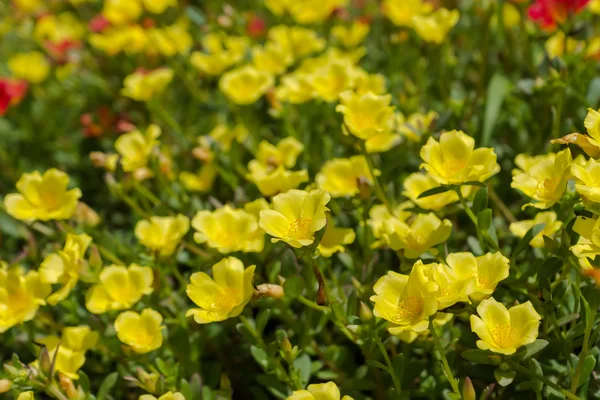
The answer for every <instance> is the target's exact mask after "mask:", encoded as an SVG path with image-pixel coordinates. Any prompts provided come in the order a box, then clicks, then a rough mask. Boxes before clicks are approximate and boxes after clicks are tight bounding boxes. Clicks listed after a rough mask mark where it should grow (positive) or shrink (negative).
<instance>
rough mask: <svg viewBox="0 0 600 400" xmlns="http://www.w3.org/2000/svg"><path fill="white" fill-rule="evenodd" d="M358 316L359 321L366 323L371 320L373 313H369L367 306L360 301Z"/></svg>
mask: <svg viewBox="0 0 600 400" xmlns="http://www.w3.org/2000/svg"><path fill="white" fill-rule="evenodd" d="M358 316H359V317H360V320H361V321H362V322H364V323H367V322H369V321H370V320H372V319H373V312H372V311H371V309H370V308H369V306H367V305H366V304H365V303H364V302H362V301H361V302H360V308H359V310H358Z"/></svg>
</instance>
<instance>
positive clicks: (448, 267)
mask: <svg viewBox="0 0 600 400" xmlns="http://www.w3.org/2000/svg"><path fill="white" fill-rule="evenodd" d="M461 254H463V253H457V254H450V255H449V256H448V259H447V264H436V263H431V264H427V265H425V274H426V275H427V277H428V278H429V280H431V281H432V282H435V283H437V285H438V290H437V292H436V298H437V301H438V310H443V309H445V308H448V307H450V306H452V305H454V304H456V303H458V302H469V294H471V293H472V292H473V291H474V290H475V285H476V278H475V276H474V275H473V269H472V268H470V267H472V265H471V264H469V263H467V264H466V265H464V264H462V263H457V262H455V260H456V257H455V256H458V255H461ZM464 254H470V253H464ZM473 261H474V257H473ZM475 272H476V271H475Z"/></svg>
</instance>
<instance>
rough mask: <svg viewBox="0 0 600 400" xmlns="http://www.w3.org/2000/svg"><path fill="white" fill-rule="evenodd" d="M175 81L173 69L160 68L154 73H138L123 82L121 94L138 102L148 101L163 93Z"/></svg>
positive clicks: (127, 77)
mask: <svg viewBox="0 0 600 400" xmlns="http://www.w3.org/2000/svg"><path fill="white" fill-rule="evenodd" d="M172 79H173V70H172V69H171V68H158V69H155V70H153V71H136V72H134V73H133V74H130V75H127V76H126V77H125V80H124V81H123V86H124V87H123V89H121V94H122V95H123V96H127V97H130V98H132V99H134V100H138V101H148V100H150V99H152V98H153V97H155V96H157V95H159V94H160V93H162V92H163V91H164V90H165V88H166V87H167V85H168V84H169V82H171V80H172Z"/></svg>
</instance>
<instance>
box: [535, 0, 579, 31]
mask: <svg viewBox="0 0 600 400" xmlns="http://www.w3.org/2000/svg"><path fill="white" fill-rule="evenodd" d="M589 1H590V0H535V2H534V3H533V4H532V5H531V6H530V7H529V10H528V14H529V18H531V19H532V20H533V21H535V22H537V23H538V24H539V25H541V26H542V27H543V28H544V29H554V28H555V27H556V24H557V23H559V24H560V23H563V22H565V21H566V20H567V18H569V16H570V15H573V14H576V13H578V12H579V11H581V9H583V8H584V7H585V6H586V4H587V3H589Z"/></svg>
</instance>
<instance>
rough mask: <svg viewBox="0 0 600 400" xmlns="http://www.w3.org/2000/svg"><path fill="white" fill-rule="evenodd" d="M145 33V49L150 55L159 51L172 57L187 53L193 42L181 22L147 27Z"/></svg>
mask: <svg viewBox="0 0 600 400" xmlns="http://www.w3.org/2000/svg"><path fill="white" fill-rule="evenodd" d="M147 35H148V42H147V46H146V50H147V53H149V54H150V55H152V54H156V53H159V54H162V55H163V56H166V57H173V56H174V55H176V54H187V53H188V52H189V50H190V48H191V47H192V45H193V44H194V40H193V38H192V36H191V35H190V34H189V32H188V31H187V28H186V27H185V26H184V25H183V24H182V23H176V24H174V25H169V26H165V27H162V28H151V29H148V31H147Z"/></svg>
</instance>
